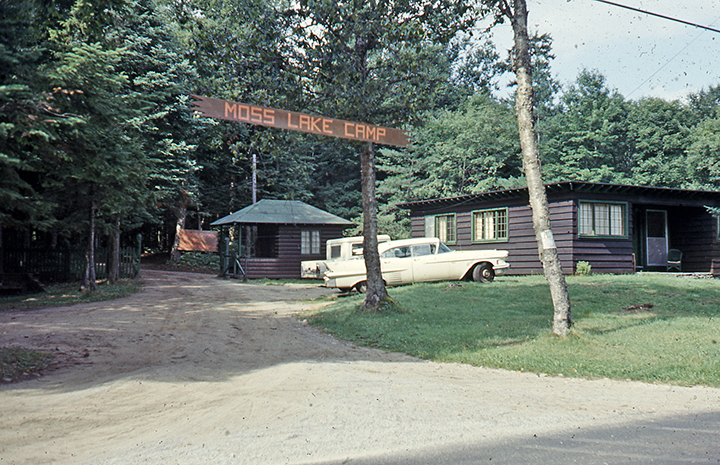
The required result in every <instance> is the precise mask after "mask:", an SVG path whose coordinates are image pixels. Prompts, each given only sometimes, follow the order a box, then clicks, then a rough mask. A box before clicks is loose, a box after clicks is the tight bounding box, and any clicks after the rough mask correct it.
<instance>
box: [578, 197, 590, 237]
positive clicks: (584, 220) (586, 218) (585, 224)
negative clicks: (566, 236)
mask: <svg viewBox="0 0 720 465" xmlns="http://www.w3.org/2000/svg"><path fill="white" fill-rule="evenodd" d="M579 223H580V224H579V229H580V231H579V232H580V234H586V235H590V234H592V233H593V227H592V204H589V203H581V204H580V218H579Z"/></svg>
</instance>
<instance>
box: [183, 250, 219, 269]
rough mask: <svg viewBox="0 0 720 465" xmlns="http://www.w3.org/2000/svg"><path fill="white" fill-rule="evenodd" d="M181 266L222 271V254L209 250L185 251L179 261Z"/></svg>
mask: <svg viewBox="0 0 720 465" xmlns="http://www.w3.org/2000/svg"><path fill="white" fill-rule="evenodd" d="M177 265H178V266H180V267H189V268H197V269H206V270H213V271H220V255H219V254H216V253H208V252H183V254H182V255H181V256H180V260H178V261H177Z"/></svg>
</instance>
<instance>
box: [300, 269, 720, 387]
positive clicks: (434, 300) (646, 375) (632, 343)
mask: <svg viewBox="0 0 720 465" xmlns="http://www.w3.org/2000/svg"><path fill="white" fill-rule="evenodd" d="M567 282H568V287H569V291H570V296H571V298H572V305H573V314H574V315H573V320H574V326H573V333H572V334H571V335H570V336H569V337H567V338H557V337H554V336H552V335H551V321H550V320H551V318H552V302H551V299H550V295H549V294H548V292H547V284H546V283H545V281H544V279H543V278H542V277H539V276H535V277H530V276H528V277H506V278H502V279H496V280H495V281H494V282H493V283H492V284H490V285H488V284H480V283H462V284H461V285H460V286H453V287H451V286H448V285H447V283H435V284H417V285H412V286H403V287H399V288H395V289H394V290H393V297H394V299H395V300H396V302H397V303H398V304H399V305H400V306H401V307H402V308H405V309H408V310H409V311H408V312H405V313H397V312H392V313H385V314H383V313H377V314H371V315H368V314H363V313H362V312H358V311H356V307H357V304H358V303H359V302H360V299H361V296H349V297H345V298H343V299H342V300H341V301H339V302H338V303H336V304H335V305H332V306H329V307H325V308H323V309H322V310H319V311H317V312H315V313H314V314H312V315H311V317H310V322H311V323H312V324H314V325H316V326H321V327H323V328H325V329H326V330H327V331H328V332H330V333H332V334H335V335H337V336H338V337H341V338H343V339H346V340H351V341H354V342H355V343H358V344H361V345H365V346H371V347H377V348H381V349H383V350H391V351H399V352H405V353H408V354H411V355H414V356H418V357H422V358H426V359H429V360H435V361H443V362H457V363H469V364H473V365H478V366H486V367H491V368H504V369H510V370H517V371H531V372H535V373H546V374H549V375H565V376H580V377H587V378H601V377H609V378H616V379H635V380H643V381H648V382H664V383H677V384H683V385H693V384H703V385H709V386H720V345H718V342H720V341H719V340H718V337H717V334H718V331H719V330H720V319H718V316H719V307H718V302H720V288H718V285H717V282H716V281H715V280H712V279H691V278H683V277H674V276H661V275H657V276H653V275H649V274H641V275H634V276H609V275H593V276H588V277H585V276H584V277H568V279H567Z"/></svg>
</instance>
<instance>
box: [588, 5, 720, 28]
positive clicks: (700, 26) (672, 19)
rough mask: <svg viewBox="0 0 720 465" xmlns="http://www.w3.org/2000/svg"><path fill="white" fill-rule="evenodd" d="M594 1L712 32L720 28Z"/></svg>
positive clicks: (625, 6)
mask: <svg viewBox="0 0 720 465" xmlns="http://www.w3.org/2000/svg"><path fill="white" fill-rule="evenodd" d="M595 1H596V2H600V3H607V4H608V5H613V6H617V7H620V8H625V9H627V10H632V11H637V12H638V13H643V14H646V15H651V16H657V17H658V18H663V19H667V20H670V21H675V22H677V23H682V24H687V25H688V26H693V27H698V28H700V29H706V30H708V31H713V32H717V33H720V29H714V28H712V27H709V26H703V25H701V24H696V23H691V22H690V21H683V20H682V19H677V18H673V17H671V16H665V15H661V14H658V13H653V12H651V11H646V10H641V9H639V8H633V7H631V6H627V5H621V4H619V3H613V2H609V1H607V0H595Z"/></svg>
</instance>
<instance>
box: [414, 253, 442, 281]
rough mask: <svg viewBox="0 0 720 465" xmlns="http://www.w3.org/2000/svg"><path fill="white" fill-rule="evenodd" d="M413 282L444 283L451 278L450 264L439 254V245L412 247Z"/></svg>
mask: <svg viewBox="0 0 720 465" xmlns="http://www.w3.org/2000/svg"><path fill="white" fill-rule="evenodd" d="M411 251H412V255H413V258H412V260H413V263H412V265H413V282H416V283H420V282H428V281H443V280H446V279H449V277H450V264H449V263H448V262H447V260H444V259H443V258H442V257H440V256H438V254H437V244H434V243H427V244H417V245H413V246H412V247H411Z"/></svg>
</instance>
